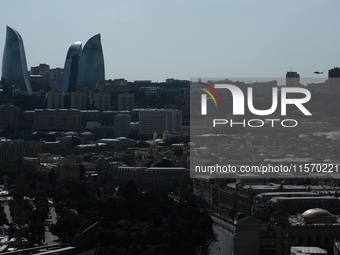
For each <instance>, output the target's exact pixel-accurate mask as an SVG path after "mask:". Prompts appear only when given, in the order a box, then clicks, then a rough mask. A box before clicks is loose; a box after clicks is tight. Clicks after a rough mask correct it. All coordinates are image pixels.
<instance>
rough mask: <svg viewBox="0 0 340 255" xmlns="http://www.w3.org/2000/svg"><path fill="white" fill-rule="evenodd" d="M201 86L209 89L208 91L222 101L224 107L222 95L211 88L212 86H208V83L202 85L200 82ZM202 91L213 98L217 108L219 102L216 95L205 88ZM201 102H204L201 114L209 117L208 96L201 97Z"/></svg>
mask: <svg viewBox="0 0 340 255" xmlns="http://www.w3.org/2000/svg"><path fill="white" fill-rule="evenodd" d="M200 84H202V85H203V86H205V87H207V88H208V89H210V90H211V91H212V92H213V93H214V94H215V95H216V96H217V98H218V100H219V101H220V104H221V106H222V100H221V97H220V95H219V94H218V93H217V91H216V90H215V89H214V88H213V87H211V86H210V85H208V84H206V83H202V82H200ZM200 89H201V90H203V91H204V92H206V93H207V94H208V95H209V96H210V97H211V98H212V100H213V101H214V103H215V106H217V102H216V99H215V97H214V95H213V94H212V93H211V92H210V91H209V90H207V89H205V88H200ZM201 100H202V101H201V102H202V105H201V114H202V115H207V95H206V94H202V95H201Z"/></svg>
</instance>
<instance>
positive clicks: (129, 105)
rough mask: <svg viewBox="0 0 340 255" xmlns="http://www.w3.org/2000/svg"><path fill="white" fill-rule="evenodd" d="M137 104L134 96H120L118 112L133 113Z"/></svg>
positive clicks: (127, 94)
mask: <svg viewBox="0 0 340 255" xmlns="http://www.w3.org/2000/svg"><path fill="white" fill-rule="evenodd" d="M134 104H135V97H134V94H129V93H124V94H118V111H125V110H128V111H132V110H133V108H134Z"/></svg>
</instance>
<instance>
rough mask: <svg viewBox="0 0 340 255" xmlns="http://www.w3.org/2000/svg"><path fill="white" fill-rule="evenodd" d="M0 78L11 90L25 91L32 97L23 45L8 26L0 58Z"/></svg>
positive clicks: (16, 34)
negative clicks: (0, 63) (0, 76)
mask: <svg viewBox="0 0 340 255" xmlns="http://www.w3.org/2000/svg"><path fill="white" fill-rule="evenodd" d="M2 78H3V79H4V80H5V82H6V83H7V84H8V85H10V86H12V87H13V88H19V89H21V90H27V92H28V94H30V95H32V93H33V90H32V87H31V83H30V77H29V74H28V71H27V63H26V55H25V49H24V43H23V41H22V38H21V36H20V34H19V33H18V32H17V31H15V30H14V29H13V28H10V27H9V26H7V30H6V43H5V48H4V54H3V57H2Z"/></svg>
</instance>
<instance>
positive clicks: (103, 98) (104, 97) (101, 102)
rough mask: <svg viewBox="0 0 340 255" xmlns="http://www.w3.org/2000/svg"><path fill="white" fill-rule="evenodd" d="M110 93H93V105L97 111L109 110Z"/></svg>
mask: <svg viewBox="0 0 340 255" xmlns="http://www.w3.org/2000/svg"><path fill="white" fill-rule="evenodd" d="M110 105H111V101H110V93H103V92H101V93H94V107H96V108H97V109H98V110H99V111H101V112H102V111H107V110H110Z"/></svg>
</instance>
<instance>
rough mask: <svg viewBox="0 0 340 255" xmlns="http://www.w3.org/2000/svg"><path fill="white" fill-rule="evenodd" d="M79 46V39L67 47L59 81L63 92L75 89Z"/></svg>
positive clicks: (79, 52)
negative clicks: (62, 71) (61, 76)
mask: <svg viewBox="0 0 340 255" xmlns="http://www.w3.org/2000/svg"><path fill="white" fill-rule="evenodd" d="M81 46H82V45H81V41H77V42H75V43H73V44H72V45H71V46H70V48H69V49H68V52H67V56H66V60H65V66H64V73H63V79H62V82H61V90H62V91H63V92H65V93H71V92H75V91H76V85H77V78H78V69H79V67H78V66H79V57H80V54H81Z"/></svg>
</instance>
